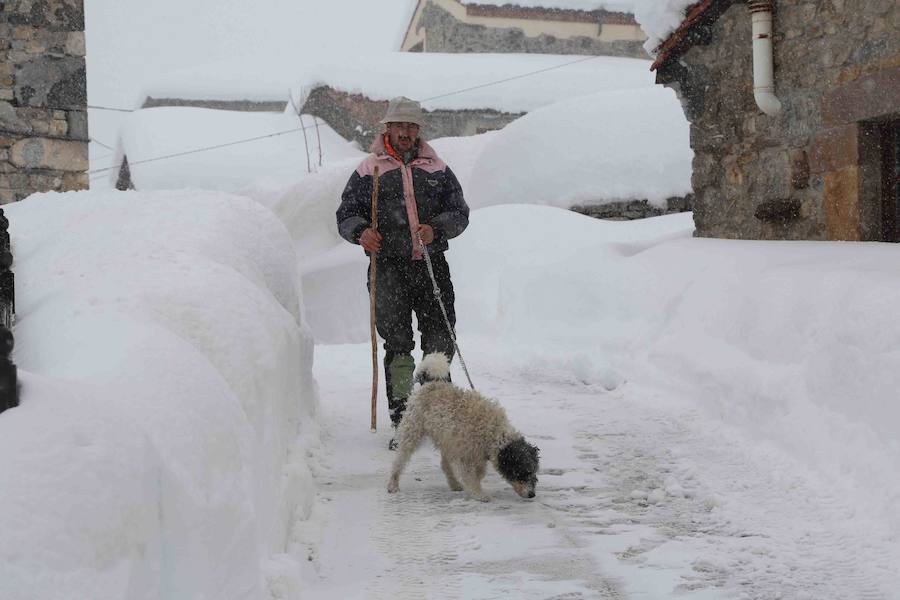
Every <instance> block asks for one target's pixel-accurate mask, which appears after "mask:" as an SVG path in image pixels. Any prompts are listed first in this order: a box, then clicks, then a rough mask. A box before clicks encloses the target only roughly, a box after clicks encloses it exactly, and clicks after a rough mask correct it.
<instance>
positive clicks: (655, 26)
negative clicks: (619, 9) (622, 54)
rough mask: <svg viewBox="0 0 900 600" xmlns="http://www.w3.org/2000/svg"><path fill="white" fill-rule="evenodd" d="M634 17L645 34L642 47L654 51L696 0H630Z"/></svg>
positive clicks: (683, 17)
mask: <svg viewBox="0 0 900 600" xmlns="http://www.w3.org/2000/svg"><path fill="white" fill-rule="evenodd" d="M632 2H633V3H634V19H635V20H636V21H637V22H638V23H639V24H640V26H641V29H643V30H644V33H646V34H647V41H646V42H645V43H644V48H645V49H646V50H647V52H650V53H651V54H655V53H656V49H657V48H658V47H659V45H660V44H661V43H662V42H663V41H664V40H665V39H667V38H668V37H669V35H671V33H672V32H673V31H675V30H676V29H677V28H678V26H679V25H681V23H682V22H683V21H684V19H685V14H686V12H687V9H688V8H689V7H691V6H692V5H694V4H698V2H697V0H632Z"/></svg>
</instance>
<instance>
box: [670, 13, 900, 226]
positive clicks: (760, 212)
mask: <svg viewBox="0 0 900 600" xmlns="http://www.w3.org/2000/svg"><path fill="white" fill-rule="evenodd" d="M723 1H726V2H729V3H732V5H731V6H730V8H728V9H727V10H726V11H725V12H724V14H723V15H722V16H721V17H720V18H719V19H718V20H717V21H715V23H713V24H712V25H711V26H709V29H708V31H705V32H701V35H700V36H699V37H700V38H701V39H703V38H705V41H706V42H707V43H706V44H696V45H694V46H692V47H691V48H690V49H689V50H687V51H686V52H685V53H684V54H683V55H681V56H680V57H677V58H676V59H675V60H671V61H669V62H667V63H666V64H664V65H663V66H662V67H661V68H660V69H659V71H658V74H657V81H659V82H660V83H665V84H667V85H670V86H671V87H674V88H675V89H676V91H677V92H678V94H679V96H680V98H681V99H682V104H683V106H684V108H685V113H686V115H687V117H688V120H689V121H690V122H691V146H692V148H693V150H694V163H693V179H692V183H693V189H694V193H695V195H696V197H695V199H694V221H695V224H696V234H697V235H699V236H705V237H722V238H750V239H809V240H824V239H842V240H877V239H883V233H882V231H881V229H882V226H881V223H882V218H881V217H882V215H881V210H882V190H881V186H880V183H879V181H880V175H879V170H880V164H879V163H878V160H879V158H878V156H877V154H878V152H877V151H876V150H875V148H876V147H878V146H879V142H878V140H877V139H875V138H874V137H873V136H874V135H876V134H877V131H879V123H881V122H883V121H885V120H890V119H892V118H893V119H897V118H900V3H898V2H897V1H896V0H867V1H866V2H861V3H851V2H846V1H845V0H817V1H811V0H798V1H791V2H788V1H786V0H784V1H776V2H775V38H774V43H775V86H776V90H775V92H776V95H777V96H778V98H779V99H780V100H781V102H782V106H783V107H782V111H781V113H780V114H779V115H777V116H775V117H769V116H766V115H764V114H763V113H762V112H761V111H760V110H759V109H758V108H757V106H756V104H755V102H754V99H753V71H752V45H751V43H752V42H751V19H750V14H749V11H748V9H747V5H746V4H745V3H744V2H739V1H734V0H723ZM873 132H876V133H873Z"/></svg>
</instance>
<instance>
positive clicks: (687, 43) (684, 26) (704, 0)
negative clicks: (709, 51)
mask: <svg viewBox="0 0 900 600" xmlns="http://www.w3.org/2000/svg"><path fill="white" fill-rule="evenodd" d="M733 3H734V0H700V1H699V2H697V3H696V4H693V5H691V6H690V7H689V8H688V9H687V11H686V13H685V17H684V21H682V22H681V25H679V26H678V29H676V30H675V31H673V32H672V35H670V36H669V37H668V38H667V39H666V40H665V41H664V42H663V43H662V44H660V45H659V47H657V49H656V60H655V61H653V65H651V67H650V70H651V71H654V70H656V69H657V68H659V67H661V66H662V65H664V64H666V63H667V62H669V61H670V60H673V59H674V58H676V57H677V56H679V55H680V54H681V53H682V52H684V51H685V50H687V49H688V48H690V47H691V46H692V45H693V44H694V42H695V41H696V40H694V39H692V36H691V35H690V34H691V33H692V32H693V31H694V30H695V28H696V27H697V26H698V25H700V24H709V23H712V22H714V21H715V20H716V19H718V18H719V17H720V16H721V15H722V13H724V12H725V10H726V9H727V8H728V7H729V6H731V5H732V4H733Z"/></svg>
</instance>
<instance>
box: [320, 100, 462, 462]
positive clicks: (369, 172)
mask: <svg viewBox="0 0 900 600" xmlns="http://www.w3.org/2000/svg"><path fill="white" fill-rule="evenodd" d="M381 123H382V124H384V125H385V126H386V130H385V132H384V133H383V134H382V135H379V136H378V138H377V139H376V140H375V141H374V142H373V144H372V147H371V148H370V150H371V152H372V154H370V155H369V156H368V157H367V158H366V159H365V160H364V161H363V162H362V163H361V164H360V165H359V167H357V169H356V171H355V172H354V173H353V174H352V175H351V176H350V180H349V181H348V182H347V186H346V187H345V188H344V193H343V195H342V196H341V205H340V207H339V208H338V209H337V225H338V231H339V232H340V234H341V236H342V237H343V238H344V239H346V240H347V241H349V242H352V243H354V244H359V245H361V246H362V247H363V249H364V250H365V251H366V254H371V253H374V254H375V268H376V270H377V279H376V286H375V325H376V327H377V329H378V334H379V335H380V336H381V337H382V338H383V339H384V349H385V357H384V379H385V385H386V387H387V397H388V408H389V410H390V415H391V422H392V424H393V426H394V427H396V426H397V424H398V423H399V422H400V419H401V418H402V416H403V411H404V410H405V409H406V399H407V397H408V396H409V393H410V390H411V389H412V383H413V371H414V370H415V362H414V360H413V357H412V350H413V348H414V347H415V343H414V342H413V331H412V313H415V314H416V320H417V321H418V328H419V332H420V333H421V336H422V353H423V355H425V354H428V353H431V352H443V353H444V354H446V355H447V356H448V357H450V358H452V357H453V354H454V351H453V339H452V337H451V335H450V332H449V331H448V330H447V325H446V323H445V321H444V317H443V314H442V313H441V308H440V305H439V304H438V302H437V300H436V299H435V297H434V291H433V290H434V287H433V285H432V283H431V278H430V277H429V274H428V268H427V265H426V263H425V260H424V259H423V258H424V257H423V254H422V251H421V248H420V246H419V243H418V238H419V237H421V239H422V242H423V243H424V244H425V245H426V247H427V250H428V254H429V256H430V257H431V264H432V266H433V268H434V276H435V280H436V281H437V285H438V288H439V289H440V290H441V299H442V300H443V302H444V306H445V308H446V310H447V316H448V318H449V320H450V324H451V326H455V323H456V314H455V312H454V309H453V300H454V296H453V284H452V283H451V281H450V268H449V267H448V266H447V260H446V259H445V258H444V251H445V250H447V247H448V244H447V240H449V239H450V238H454V237H456V236H458V235H459V234H460V233H462V232H463V230H464V229H465V228H466V226H467V225H468V224H469V207H468V206H467V205H466V202H465V200H464V199H463V192H462V188H461V187H460V185H459V181H457V179H456V176H455V175H454V174H453V171H451V170H450V167H448V166H447V165H446V164H444V162H443V161H442V160H441V159H440V158H439V157H438V156H437V154H436V153H435V151H434V149H433V148H432V147H431V146H429V145H428V144H427V143H425V141H424V140H423V139H422V138H421V137H420V129H421V128H422V126H423V125H424V123H425V122H424V118H423V113H422V108H421V106H420V105H419V103H418V102H415V101H413V100H410V99H408V98H404V97H399V98H394V99H393V100H391V101H390V102H389V104H388V110H387V114H386V115H385V117H384V119H382V120H381ZM376 166H377V167H378V171H379V178H378V223H377V228H375V227H373V226H372V223H371V218H372V184H373V179H374V178H373V173H374V170H375V167H376ZM393 442H394V440H391V449H392V450H393V449H394V448H393V445H394V444H393Z"/></svg>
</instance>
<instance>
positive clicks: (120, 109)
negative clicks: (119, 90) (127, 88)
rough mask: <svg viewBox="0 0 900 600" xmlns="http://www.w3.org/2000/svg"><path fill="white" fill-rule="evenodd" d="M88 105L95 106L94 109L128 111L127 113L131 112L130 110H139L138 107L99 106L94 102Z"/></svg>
mask: <svg viewBox="0 0 900 600" xmlns="http://www.w3.org/2000/svg"><path fill="white" fill-rule="evenodd" d="M87 107H88V108H93V109H94V110H111V111H113V112H126V113H130V112H134V111H136V110H138V109H137V108H112V107H109V106H97V105H94V104H88V105H87Z"/></svg>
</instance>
